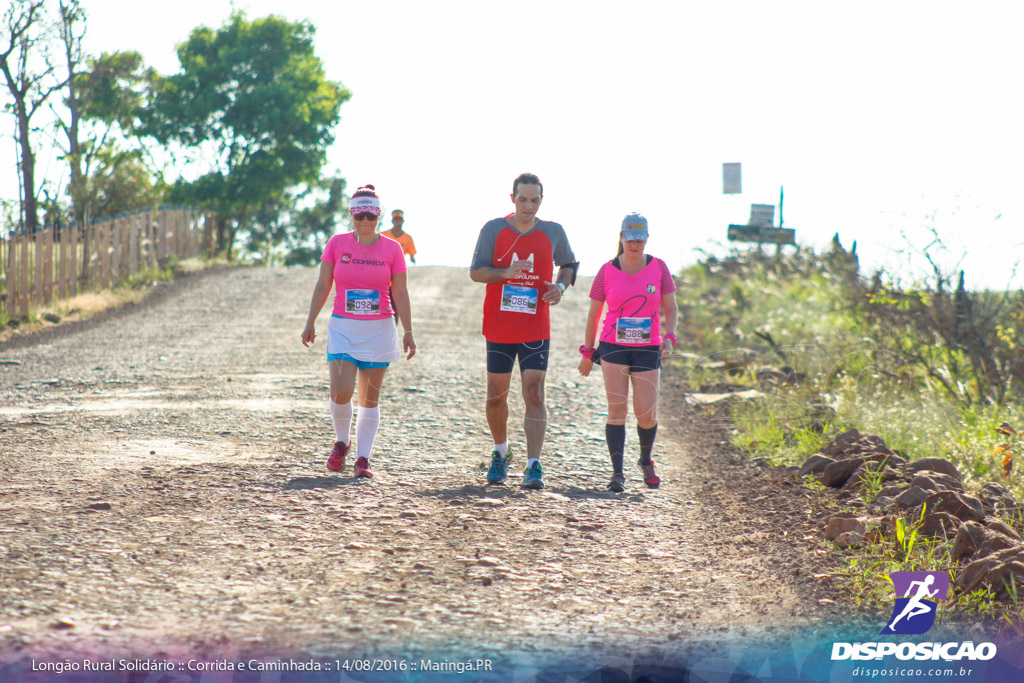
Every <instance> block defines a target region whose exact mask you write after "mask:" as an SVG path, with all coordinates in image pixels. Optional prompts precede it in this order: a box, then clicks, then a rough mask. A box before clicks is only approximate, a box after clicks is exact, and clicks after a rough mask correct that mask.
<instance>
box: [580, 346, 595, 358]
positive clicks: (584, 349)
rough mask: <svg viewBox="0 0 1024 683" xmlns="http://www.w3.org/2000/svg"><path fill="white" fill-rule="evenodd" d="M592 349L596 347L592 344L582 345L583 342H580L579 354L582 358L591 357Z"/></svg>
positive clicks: (592, 355)
mask: <svg viewBox="0 0 1024 683" xmlns="http://www.w3.org/2000/svg"><path fill="white" fill-rule="evenodd" d="M594 351H597V349H595V348H594V347H593V346H584V345H583V344H580V355H581V356H583V357H584V358H593V357H594Z"/></svg>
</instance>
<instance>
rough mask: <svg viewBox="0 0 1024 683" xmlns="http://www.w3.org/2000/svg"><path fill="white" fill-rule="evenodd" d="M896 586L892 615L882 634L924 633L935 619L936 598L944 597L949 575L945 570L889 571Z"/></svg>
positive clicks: (947, 587) (893, 584)
mask: <svg viewBox="0 0 1024 683" xmlns="http://www.w3.org/2000/svg"><path fill="white" fill-rule="evenodd" d="M889 579H890V580H891V581H892V586H893V588H894V589H895V590H896V604H895V605H893V608H892V617H891V618H890V619H889V623H888V624H886V626H885V628H883V629H882V633H883V634H891V633H899V634H903V635H912V634H917V633H924V632H925V631H927V630H928V629H930V628H931V627H932V624H934V623H935V608H936V602H935V601H936V600H945V599H946V593H947V592H948V591H949V576H948V575H947V574H946V573H944V572H893V573H891V574H889Z"/></svg>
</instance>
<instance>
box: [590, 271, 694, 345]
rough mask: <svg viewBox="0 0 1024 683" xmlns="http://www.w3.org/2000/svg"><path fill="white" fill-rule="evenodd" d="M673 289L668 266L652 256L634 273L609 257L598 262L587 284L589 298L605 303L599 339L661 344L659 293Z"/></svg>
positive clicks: (617, 342) (632, 343) (674, 288)
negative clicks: (602, 325) (603, 262)
mask: <svg viewBox="0 0 1024 683" xmlns="http://www.w3.org/2000/svg"><path fill="white" fill-rule="evenodd" d="M674 291H676V283H675V281H674V280H673V279H672V274H671V273H670V272H669V270H668V266H666V265H665V262H664V261H662V260H661V259H660V258H657V257H651V260H650V261H649V262H648V263H647V265H646V266H644V267H643V269H641V271H640V272H639V273H637V274H636V275H629V274H628V273H625V272H623V271H621V270H619V269H618V268H616V267H615V266H613V265H612V263H611V261H609V262H608V263H605V264H604V265H602V266H601V269H600V270H598V271H597V277H595V278H594V284H593V285H591V287H590V298H591V299H593V300H594V301H603V302H605V303H606V304H607V305H608V313H607V315H605V317H604V327H603V328H602V330H601V336H600V340H601V341H603V342H609V343H611V344H622V345H624V346H657V345H660V344H661V297H662V295H664V294H668V293H669V292H674Z"/></svg>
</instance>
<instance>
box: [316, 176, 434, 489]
mask: <svg viewBox="0 0 1024 683" xmlns="http://www.w3.org/2000/svg"><path fill="white" fill-rule="evenodd" d="M349 208H350V211H351V212H352V222H353V223H354V224H355V230H354V231H353V232H349V233H343V234H340V235H335V236H334V237H332V238H331V239H330V240H329V241H328V242H327V246H326V247H325V248H324V253H323V256H321V257H320V276H319V278H318V279H317V282H316V286H315V287H314V288H313V298H312V300H311V301H310V304H309V317H308V318H307V319H306V326H305V328H303V330H302V343H303V344H304V345H305V346H307V347H308V346H309V345H310V344H312V343H313V340H314V339H316V319H317V316H318V315H320V311H321V310H322V309H323V307H324V304H326V303H327V297H328V296H329V295H330V293H331V287H332V286H334V289H335V295H334V309H333V312H332V313H331V318H330V321H329V323H328V325H327V362H328V364H329V365H328V368H329V370H330V377H331V402H330V404H331V419H332V421H333V422H334V431H335V437H336V440H335V442H334V450H333V451H331V454H330V456H329V457H328V458H327V469H329V470H332V471H335V472H340V471H342V470H343V469H344V468H345V456H346V455H347V454H348V451H349V449H350V448H351V445H352V437H351V431H352V412H353V411H352V395H353V394H354V393H355V387H356V377H357V375H358V378H359V417H358V419H357V420H356V445H357V453H356V455H357V457H356V462H355V466H354V468H353V469H354V473H355V476H357V477H372V476H373V472H372V471H371V470H370V451H371V450H372V449H373V442H374V439H376V437H377V429H378V428H379V427H380V408H379V407H378V402H379V401H380V390H381V386H383V384H384V374H385V373H386V372H387V369H388V364H389V363H391V362H393V361H396V360H398V357H399V356H400V355H401V354H400V352H399V350H398V344H399V342H398V329H397V327H396V325H395V319H394V318H393V317H392V316H393V314H394V311H393V310H392V306H394V307H395V308H397V309H398V318H399V319H401V321H402V327H403V328H405V335H404V337H403V338H402V347H403V349H404V351H405V352H406V353H408V355H407V356H406V358H412V357H413V355H414V354H415V353H416V341H415V340H414V339H413V336H412V312H411V309H410V305H409V289H408V287H407V286H406V285H407V272H406V270H407V268H406V265H405V256H404V255H403V254H402V247H401V245H399V244H398V242H395V241H394V240H389V239H387V238H384V237H381V236H380V235H379V234H378V233H377V221H378V220H379V219H380V199H379V198H378V197H377V194H376V192H375V191H374V187H373V185H366V186H364V187H360V188H359V190H357V191H356V193H355V194H353V195H352V201H351V202H349ZM389 287H390V288H391V289H392V290H393V292H394V299H393V301H394V303H392V297H391V296H389V295H388V288H389Z"/></svg>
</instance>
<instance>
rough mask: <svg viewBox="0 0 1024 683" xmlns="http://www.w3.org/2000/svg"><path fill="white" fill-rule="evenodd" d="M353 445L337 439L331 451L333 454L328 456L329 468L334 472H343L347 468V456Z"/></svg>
mask: <svg viewBox="0 0 1024 683" xmlns="http://www.w3.org/2000/svg"><path fill="white" fill-rule="evenodd" d="M351 447H352V444H348V443H342V442H341V441H335V442H334V450H333V451H331V455H330V456H329V457H328V458H327V469H329V470H331V471H332V472H341V471H342V470H343V469H345V456H346V455H348V449H349V448H351Z"/></svg>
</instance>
